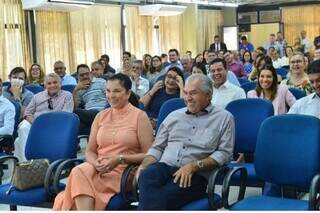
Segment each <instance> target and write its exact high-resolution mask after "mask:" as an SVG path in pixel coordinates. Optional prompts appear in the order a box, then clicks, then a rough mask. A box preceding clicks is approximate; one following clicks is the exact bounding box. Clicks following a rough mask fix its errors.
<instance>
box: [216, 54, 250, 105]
mask: <svg viewBox="0 0 320 213" xmlns="http://www.w3.org/2000/svg"><path fill="white" fill-rule="evenodd" d="M210 70H211V73H212V74H211V78H212V80H213V95H212V100H211V103H212V104H213V105H214V106H219V107H222V108H225V107H226V106H227V105H228V103H230V102H231V101H233V100H237V99H241V98H246V94H245V92H244V90H243V89H242V88H240V87H238V86H235V85H234V84H231V83H230V82H229V81H228V79H227V75H228V71H227V65H226V61H225V60H224V59H220V58H216V59H214V60H213V61H212V62H211V65H210Z"/></svg>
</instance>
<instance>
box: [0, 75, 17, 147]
mask: <svg viewBox="0 0 320 213" xmlns="http://www.w3.org/2000/svg"><path fill="white" fill-rule="evenodd" d="M15 115H16V111H15V107H14V105H13V104H12V103H11V102H10V101H9V100H8V99H6V98H5V97H4V96H3V95H2V79H1V78H0V152H3V151H5V152H7V153H8V152H11V151H12V150H13V148H14V145H13V138H12V137H10V136H12V135H13V131H14V125H15Z"/></svg>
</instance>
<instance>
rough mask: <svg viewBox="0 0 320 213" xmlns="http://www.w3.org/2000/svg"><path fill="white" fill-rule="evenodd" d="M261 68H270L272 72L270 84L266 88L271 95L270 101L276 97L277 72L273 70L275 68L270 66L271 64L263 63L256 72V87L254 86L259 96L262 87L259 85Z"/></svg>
mask: <svg viewBox="0 0 320 213" xmlns="http://www.w3.org/2000/svg"><path fill="white" fill-rule="evenodd" d="M262 70H270V71H271V73H272V78H273V79H272V84H271V87H270V88H269V89H268V90H271V97H270V101H273V100H274V99H275V98H276V95H277V89H278V76H277V72H276V70H275V68H274V67H273V66H272V64H265V65H264V66H263V67H262V69H261V70H260V71H259V73H258V83H257V87H256V92H257V95H258V96H260V95H261V92H262V90H263V89H262V87H261V85H260V81H259V78H260V75H261V71H262Z"/></svg>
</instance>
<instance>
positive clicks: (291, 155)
mask: <svg viewBox="0 0 320 213" xmlns="http://www.w3.org/2000/svg"><path fill="white" fill-rule="evenodd" d="M319 169H320V119H318V118H316V117H314V116H308V115H294V114H288V115H279V116H273V117H271V118H268V119H267V120H265V121H264V122H263V123H262V125H261V127H260V130H259V134H258V140H257V145H256V151H255V170H256V173H257V176H258V177H259V178H261V179H263V180H265V181H267V182H271V183H275V184H278V185H291V186H297V187H308V186H309V185H310V183H311V180H312V178H313V177H314V176H315V175H316V174H317V173H318V172H319Z"/></svg>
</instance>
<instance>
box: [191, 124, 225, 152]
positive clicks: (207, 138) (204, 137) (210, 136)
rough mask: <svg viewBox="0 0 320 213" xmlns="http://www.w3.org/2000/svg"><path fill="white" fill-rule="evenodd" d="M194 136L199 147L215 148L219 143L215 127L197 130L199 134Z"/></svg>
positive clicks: (218, 133)
mask: <svg viewBox="0 0 320 213" xmlns="http://www.w3.org/2000/svg"><path fill="white" fill-rule="evenodd" d="M195 138H196V141H198V144H199V146H200V147H201V148H206V149H208V150H212V149H216V148H217V147H218V144H219V139H220V131H219V130H217V129H209V128H205V129H204V130H202V131H199V134H197V136H196V137H195ZM197 138H198V139H197Z"/></svg>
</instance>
